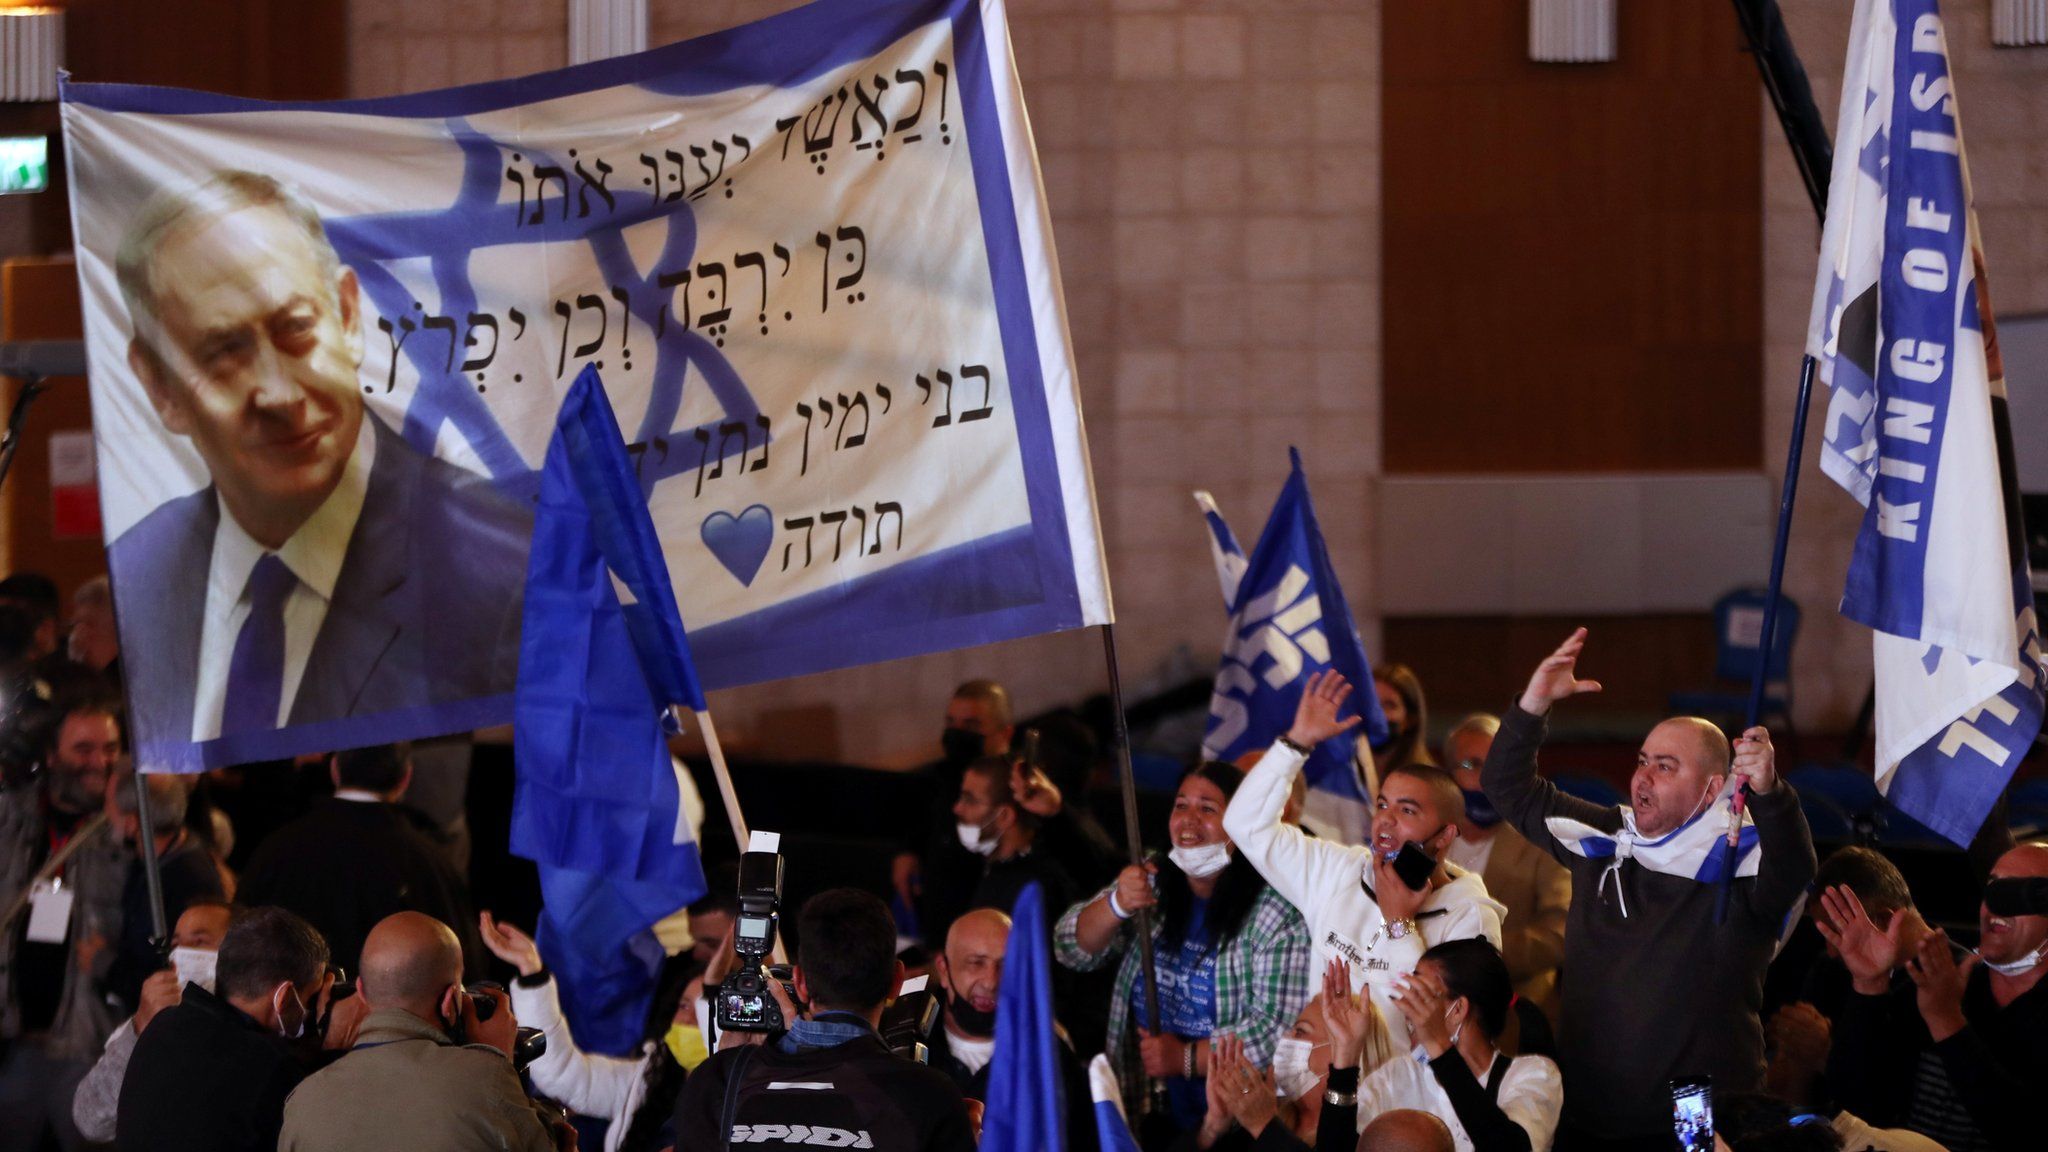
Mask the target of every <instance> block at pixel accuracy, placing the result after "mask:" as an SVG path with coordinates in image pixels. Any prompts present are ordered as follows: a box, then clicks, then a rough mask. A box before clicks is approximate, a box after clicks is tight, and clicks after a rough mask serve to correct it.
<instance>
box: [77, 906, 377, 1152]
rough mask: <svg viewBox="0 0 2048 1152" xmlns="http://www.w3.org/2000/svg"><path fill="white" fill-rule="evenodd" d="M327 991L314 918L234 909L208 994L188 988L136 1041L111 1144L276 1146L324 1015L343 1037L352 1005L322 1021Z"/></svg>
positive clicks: (165, 1148) (171, 1148)
mask: <svg viewBox="0 0 2048 1152" xmlns="http://www.w3.org/2000/svg"><path fill="white" fill-rule="evenodd" d="M181 926H182V924H181ZM333 994H334V976H333V974H332V973H331V972H330V971H329V970H328V967H327V942H326V941H325V940H322V939H321V938H320V933H319V932H317V931H315V930H314V928H313V926H312V925H311V924H308V923H306V922H305V921H304V920H302V919H300V918H299V917H297V916H294V915H292V914H291V913H290V912H287V911H285V910H284V909H282V908H253V909H250V910H248V911H247V912H244V913H242V914H241V915H240V916H239V917H237V918H235V920H234V922H233V923H232V924H231V925H230V926H229V928H228V931H227V936H226V937H225V938H223V939H222V940H221V944H220V952H219V953H218V954H217V955H216V956H215V957H214V978H213V990H212V991H208V990H207V989H206V988H205V987H204V986H203V985H201V984H199V983H197V982H192V983H187V984H186V985H185V987H184V989H183V991H182V993H181V995H180V997H179V1000H178V1002H177V1003H176V1004H174V1005H172V1006H171V1007H168V1008H165V1009H164V1010H163V1011H161V1012H159V1013H157V1014H156V1017H155V1019H154V1020H152V1021H150V1022H149V1027H148V1028H147V1029H146V1030H144V1031H143V1032H142V1034H141V1035H140V1037H139V1038H138V1039H137V1040H136V1042H135V1053H134V1055H133V1056H131V1057H130V1058H129V1061H128V1072H127V1075H126V1076H125V1077H124V1078H123V1079H122V1082H121V1095H120V1104H119V1106H118V1108H117V1110H116V1113H115V1120H114V1133H115V1142H116V1146H117V1147H119V1148H121V1149H124V1150H139V1149H151V1150H153V1152H176V1150H178V1149H187V1148H189V1149H194V1150H200V1149H204V1150H206V1152H235V1150H238V1149H249V1150H251V1152H253V1150H256V1149H265V1150H267V1149H271V1148H275V1147H277V1134H278V1129H279V1128H280V1127H281V1126H282V1125H283V1123H284V1104H285V1098H286V1097H287V1096H289V1095H290V1094H291V1092H292V1089H294V1088H296V1087H297V1086H298V1084H299V1082H300V1081H301V1080H302V1079H304V1078H305V1077H306V1075H307V1074H308V1073H310V1072H311V1071H312V1070H313V1069H314V1067H315V1066H316V1065H317V1064H318V1063H319V1061H320V1060H321V1059H322V1058H323V1056H322V1053H321V1047H322V1033H321V1031H320V1029H319V1024H320V1022H321V1020H322V1019H323V1017H327V1018H330V1019H331V1020H332V1021H333V1022H332V1023H330V1024H329V1025H328V1027H329V1029H330V1031H331V1032H332V1033H333V1034H334V1036H335V1039H336V1042H337V1044H339V1043H340V1042H342V1041H343V1039H344V1038H345V1036H346V1033H347V1031H348V1022H350V1021H352V1020H353V1019H354V1017H355V1016H356V1015H357V1013H359V1011H360V1007H361V1006H360V1005H351V1006H349V1007H346V1008H344V1007H341V1006H339V1005H336V1006H334V1007H333V1009H332V1013H331V1016H330V1002H331V1000H332V997H333ZM138 1023H141V1022H140V1021H138Z"/></svg>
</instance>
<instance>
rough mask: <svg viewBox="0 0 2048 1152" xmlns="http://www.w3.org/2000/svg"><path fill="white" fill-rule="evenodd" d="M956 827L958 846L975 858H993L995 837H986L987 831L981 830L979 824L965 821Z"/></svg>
mask: <svg viewBox="0 0 2048 1152" xmlns="http://www.w3.org/2000/svg"><path fill="white" fill-rule="evenodd" d="M956 827H957V828H958V829H959V831H960V846H961V847H962V848H965V849H967V850H968V851H969V852H972V853H974V854H975V855H976V856H993V855H994V854H995V850H996V837H993V836H990V835H988V829H986V828H983V827H982V826H981V825H979V824H969V823H967V822H966V821H965V820H962V821H961V822H960V823H959V824H958V825H957V826H956Z"/></svg>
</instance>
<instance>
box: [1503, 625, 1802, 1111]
mask: <svg viewBox="0 0 2048 1152" xmlns="http://www.w3.org/2000/svg"><path fill="white" fill-rule="evenodd" d="M1585 643H1586V630H1585V629H1583V628H1581V629H1579V630H1578V631H1577V632H1574V633H1572V635H1571V638H1570V639H1568V640H1566V641H1565V642H1564V644H1563V645H1562V646H1561V647H1559V648H1558V649H1557V651H1555V652H1553V653H1551V654H1550V656H1549V657H1548V658H1546V659H1545V660H1544V661H1543V662H1542V663H1541V664H1539V665H1537V667H1536V673H1535V675H1533V676H1531V677H1530V678H1529V686H1528V688H1527V689H1525V690H1524V691H1523V693H1522V696H1521V699H1520V700H1519V701H1518V702H1517V704H1516V706H1515V707H1512V708H1510V709H1509V710H1508V714H1507V715H1505V716H1503V717H1501V727H1500V735H1499V736H1498V737H1497V738H1496V739H1495V741H1494V744H1493V750H1492V752H1491V753H1490V754H1489V755H1488V756H1487V759H1486V767H1485V769H1484V773H1483V775H1482V778H1481V779H1482V783H1483V785H1484V787H1485V789H1486V795H1487V798H1488V799H1490V800H1492V801H1493V804H1494V807H1496V808H1498V809H1500V811H1501V812H1503V813H1505V814H1506V816H1507V818H1508V820H1509V821H1510V822H1512V823H1513V824H1514V826H1515V827H1516V828H1517V829H1519V830H1520V831H1521V833H1522V835H1524V836H1526V837H1528V838H1529V840H1530V842H1531V843H1533V844H1535V845H1537V846H1538V847H1540V848H1542V849H1544V850H1545V851H1547V852H1549V853H1550V854H1551V855H1552V856H1553V857H1555V858H1556V859H1557V861H1558V862H1559V863H1561V864H1563V865H1564V866H1565V867H1566V868H1567V869H1569V870H1570V872H1571V875H1572V907H1571V915H1570V918H1569V919H1568V920H1567V921H1566V925H1565V943H1564V947H1565V954H1564V971H1565V977H1564V1011H1563V1028H1562V1033H1561V1035H1560V1037H1559V1060H1558V1064H1559V1065H1560V1066H1561V1068H1562V1069H1563V1072H1564V1084H1565V1099H1564V1118H1563V1131H1564V1133H1565V1134H1563V1135H1560V1137H1559V1141H1558V1144H1559V1146H1560V1147H1567V1146H1569V1147H1571V1148H1574V1149H1581V1148H1593V1149H1604V1148H1614V1149H1632V1148H1638V1147H1640V1148H1645V1149H1648V1148H1657V1149H1667V1148H1669V1147H1670V1145H1671V1095H1670V1084H1669V1082H1670V1081H1671V1080H1672V1079H1674V1078H1681V1077H1693V1076H1711V1077H1712V1078H1713V1082H1714V1088H1715V1091H1716V1092H1717V1093H1721V1092H1753V1091H1756V1090H1758V1089H1759V1088H1761V1087H1762V1084H1763V1076H1764V1037H1763V1026H1762V1024H1761V1022H1760V1021H1759V1020H1758V1017H1757V1013H1758V1010H1759V1009H1760V1008H1761V1007H1762V1005H1763V990H1764V969H1765V968H1766V967H1767V966H1768V965H1769V964H1770V962H1771V957H1772V956H1773V955H1774V954H1775V953H1776V951H1777V946H1778V940H1779V938H1780V936H1781V934H1782V932H1783V930H1784V929H1785V927H1786V924H1787V922H1788V919H1789V918H1790V916H1791V915H1792V913H1793V912H1794V910H1795V909H1796V908H1797V907H1798V906H1799V902H1800V900H1801V898H1802V897H1803V896H1804V895H1805V892H1806V886H1807V884H1808V882H1810V881H1811V880H1812V879H1813V873H1814V867H1815V862H1814V855H1813V838H1812V836H1811V835H1810V834H1809V833H1808V831H1807V828H1806V818H1805V817H1804V816H1803V815H1801V814H1800V811H1799V798H1798V797H1797V796H1796V795H1794V793H1793V791H1792V788H1791V786H1790V785H1788V784H1785V783H1784V782H1783V781H1781V780H1779V779H1778V773H1777V768H1776V765H1775V762H1774V759H1773V754H1772V749H1771V738H1770V733H1768V732H1766V731H1765V730H1764V729H1762V728H1751V729H1750V730H1748V731H1747V732H1744V733H1743V734H1742V737H1741V739H1740V740H1739V741H1738V742H1737V746H1736V747H1735V748H1734V749H1732V750H1731V748H1730V747H1729V744H1728V740H1727V738H1726V737H1724V736H1723V735H1722V734H1721V731H1720V729H1718V728H1716V727H1715V726H1714V725H1713V724H1711V723H1709V722H1708V721H1705V720H1701V719H1698V718H1697V717H1690V716H1681V717H1676V718H1673V719H1670V720H1666V721H1664V722H1663V723H1661V724H1659V725H1657V726H1656V727H1655V728H1652V729H1651V730H1650V734H1649V735H1648V736H1646V737H1644V739H1643V745H1642V748H1641V750H1640V751H1638V752H1637V753H1636V771H1635V776H1634V777H1633V778H1632V779H1631V781H1630V784H1629V800H1630V803H1629V804H1627V805H1600V804H1592V803H1589V802H1587V801H1584V800H1580V799H1577V798H1575V797H1571V796H1567V795H1564V794H1563V793H1561V792H1559V791H1558V790H1557V789H1556V788H1555V787H1554V786H1552V785H1551V784H1550V782H1549V781H1547V780H1544V779H1542V778H1541V777H1539V776H1538V775H1537V774H1536V750H1537V748H1538V747H1539V746H1541V744H1542V743H1543V737H1544V731H1545V726H1544V716H1545V714H1546V713H1548V712H1549V711H1550V707H1551V705H1553V704H1555V703H1557V702H1558V701H1560V700H1565V699H1568V698H1570V697H1572V696H1576V695H1579V694H1580V693H1582V692H1598V691H1599V690H1600V685H1599V684H1598V683H1597V682H1596V681H1592V680H1580V679H1578V678H1577V675H1576V668H1577V664H1578V658H1579V653H1580V650H1581V649H1583V648H1584V647H1585ZM1731 752H1732V755H1731ZM1731 774H1732V775H1734V776H1737V777H1741V778H1745V779H1747V781H1748V783H1749V787H1750V789H1751V791H1752V793H1753V796H1752V798H1751V800H1750V801H1749V816H1750V817H1751V818H1752V819H1753V820H1754V822H1755V823H1754V825H1753V826H1751V825H1747V824H1745V825H1744V826H1743V827H1742V830H1741V833H1740V840H1739V842H1738V846H1737V847H1736V849H1735V850H1734V851H1733V852H1732V853H1731V852H1730V850H1729V848H1728V846H1727V843H1726V833H1727V831H1728V828H1729V824H1730V820H1731V807H1730V797H1731V796H1732V795H1733V794H1734V788H1733V786H1732V784H1731V781H1730V780H1729V776H1730V775H1731ZM1739 783H1740V781H1735V782H1733V784H1739ZM1731 857H1732V859H1731ZM1730 867H1732V868H1733V869H1734V871H1735V880H1734V883H1733V886H1732V889H1731V890H1730V893H1729V900H1728V916H1727V920H1726V922H1717V917H1716V913H1715V903H1716V898H1717V896H1718V893H1719V890H1720V888H1721V883H1720V881H1721V877H1722V876H1723V875H1724V874H1725V873H1726V871H1727V870H1728V869H1729V868H1730Z"/></svg>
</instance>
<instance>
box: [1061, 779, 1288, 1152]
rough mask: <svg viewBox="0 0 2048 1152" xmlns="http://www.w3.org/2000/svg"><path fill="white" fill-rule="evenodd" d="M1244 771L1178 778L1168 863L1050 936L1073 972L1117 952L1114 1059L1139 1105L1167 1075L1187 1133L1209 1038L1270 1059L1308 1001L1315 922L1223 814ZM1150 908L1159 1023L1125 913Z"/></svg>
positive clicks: (1195, 1116)
mask: <svg viewBox="0 0 2048 1152" xmlns="http://www.w3.org/2000/svg"><path fill="white" fill-rule="evenodd" d="M1242 779H1243V774H1242V773H1240V772H1239V771H1238V770H1237V769H1236V768H1233V767H1231V766H1230V765H1228V764H1219V763H1216V762H1213V761H1210V762H1206V763H1203V764H1201V765H1198V766H1197V767H1196V768H1194V769H1193V770H1192V771H1190V772H1189V773H1188V774H1187V775H1186V776H1184V777H1182V778H1181V782H1180V789H1179V791H1178V792H1177V793H1176V794H1175V796H1174V800H1173V815H1172V818H1171V820H1170V821H1169V822H1168V825H1167V828H1168V831H1169V833H1170V835H1171V838H1172V841H1173V848H1172V851H1171V852H1169V853H1168V854H1167V859H1166V861H1165V862H1164V865H1163V866H1162V863H1161V862H1160V861H1158V860H1153V861H1151V862H1148V863H1146V864H1144V865H1143V866H1139V865H1135V864H1134V865H1132V866H1130V867H1128V868H1126V869H1124V870H1123V872H1122V873H1121V874H1120V875H1118V877H1117V880H1116V883H1115V884H1112V885H1110V886H1109V887H1108V888H1105V889H1103V890H1102V891H1101V892H1100V893H1098V894H1097V895H1096V896H1095V897H1094V898H1093V899H1090V900H1085V901H1083V902H1081V903H1079V904H1076V905H1074V906H1073V907H1072V908H1070V909H1068V910H1067V914H1066V915H1065V916H1062V917H1060V922H1059V927H1058V929H1057V930H1056V931H1055V933H1054V945H1055V947H1056V949H1057V951H1058V955H1059V960H1060V963H1062V964H1064V965H1066V966H1067V967H1069V968H1072V969H1075V970H1077V971H1082V972H1087V971H1092V970H1094V969H1097V968H1100V967H1102V966H1103V965H1104V964H1107V963H1108V962H1109V960H1110V958H1111V957H1112V956H1115V955H1118V954H1122V956H1123V963H1122V965H1121V967H1119V968H1118V970H1117V979H1116V991H1115V993H1114V994H1113V996H1112V997H1111V999H1110V1003H1109V1042H1108V1049H1109V1058H1110V1062H1111V1063H1112V1064H1114V1065H1115V1066H1116V1067H1117V1070H1118V1079H1119V1081H1120V1082H1121V1083H1122V1084H1123V1086H1124V1093H1125V1095H1126V1097H1127V1098H1128V1101H1127V1103H1128V1104H1129V1106H1130V1107H1132V1108H1134V1109H1135V1108H1136V1107H1137V1105H1138V1103H1139V1102H1140V1101H1141V1100H1142V1099H1143V1098H1144V1082H1145V1078H1146V1077H1151V1078H1154V1079H1159V1080H1163V1081H1165V1083H1166V1093H1167V1102H1168V1109H1167V1111H1168V1114H1169V1116H1170V1117H1171V1118H1172V1120H1173V1123H1174V1126H1175V1127H1176V1128H1179V1129H1181V1130H1183V1131H1190V1130H1193V1129H1195V1128H1198V1127H1199V1126H1200V1125H1201V1121H1202V1114H1203V1112H1204V1111H1205V1110H1206V1109H1207V1100H1206V1099H1205V1092H1206V1086H1205V1083H1204V1078H1205V1077H1206V1076H1207V1075H1208V1070H1209V1056H1210V1052H1211V1049H1212V1046H1213V1040H1214V1038H1215V1037H1216V1036H1219V1035H1223V1034H1229V1035H1234V1036H1237V1037H1239V1038H1241V1039H1242V1040H1243V1041H1244V1047H1245V1055H1246V1057H1247V1058H1248V1059H1250V1060H1252V1061H1253V1062H1255V1063H1256V1064H1258V1065H1260V1066H1262V1067H1263V1066H1264V1065H1266V1064H1268V1063H1270V1062H1271V1061H1272V1058H1273V1044H1274V1042H1275V1041H1276V1040H1278V1039H1279V1038H1280V1037H1281V1036H1282V1035H1284V1034H1285V1033H1286V1031H1287V1029H1288V1026H1289V1025H1291V1024H1292V1023H1293V1022H1294V1018H1295V1017H1296V1016H1298V1015H1299V1014H1300V1013H1301V1007H1302V1005H1303V1004H1305V1003H1307V1001H1308V998H1309V973H1308V965H1309V938H1308V926H1307V925H1306V924H1304V923H1303V922H1302V919H1301V914H1300V913H1299V912H1296V911H1295V910H1294V907H1293V905H1291V904H1289V903H1287V901H1285V900H1284V899H1282V898H1281V897H1280V895H1279V894H1278V893H1276V892H1274V891H1273V889H1272V888H1271V887H1270V886H1268V885H1267V884H1266V882H1265V881H1264V880H1263V879H1261V878H1260V876H1259V874H1258V871H1257V870H1256V869H1254V868H1253V867H1252V866H1251V865H1250V864H1249V863H1247V862H1246V861H1245V860H1244V858H1243V857H1241V856H1239V855H1238V854H1237V852H1236V850H1235V848H1234V847H1233V846H1232V845H1231V843H1230V839H1229V837H1227V836H1225V835H1224V834H1223V811H1224V809H1225V808H1228V807H1229V806H1230V797H1231V795H1232V794H1233V793H1235V792H1236V791H1237V785H1238V782H1239V781H1240V780H1242ZM1146 908H1153V909H1156V910H1157V912H1156V914H1155V915H1154V917H1153V921H1152V941H1153V953H1154V956H1155V960H1156V965H1157V967H1158V970H1159V1012H1160V1015H1161V1017H1163V1021H1160V1022H1152V1021H1145V1020H1143V1019H1142V1018H1141V1017H1140V1015H1139V1013H1137V1012H1135V1011H1134V1010H1133V1005H1134V1004H1135V1005H1142V1004H1144V1003H1145V1000H1146V997H1145V989H1144V974H1143V971H1142V970H1143V967H1144V964H1143V962H1142V961H1141V959H1140V952H1139V950H1138V949H1137V948H1134V947H1132V943H1133V941H1134V937H1135V933H1134V931H1133V929H1132V927H1131V924H1130V920H1131V917H1133V916H1134V915H1136V914H1137V913H1138V911H1139V910H1140V909H1146Z"/></svg>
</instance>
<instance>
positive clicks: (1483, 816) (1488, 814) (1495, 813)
mask: <svg viewBox="0 0 2048 1152" xmlns="http://www.w3.org/2000/svg"><path fill="white" fill-rule="evenodd" d="M1461 791H1463V792H1464V793H1465V818H1466V819H1468V820H1470V821H1472V823H1474V824H1476V825H1478V826H1479V827H1481V828H1491V827H1493V826H1494V825H1495V824H1498V823H1500V809H1498V808H1495V807H1494V806H1493V801H1491V800H1489V799H1487V798H1486V793H1484V792H1481V791H1479V790H1478V789H1477V788H1465V789H1461Z"/></svg>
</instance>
